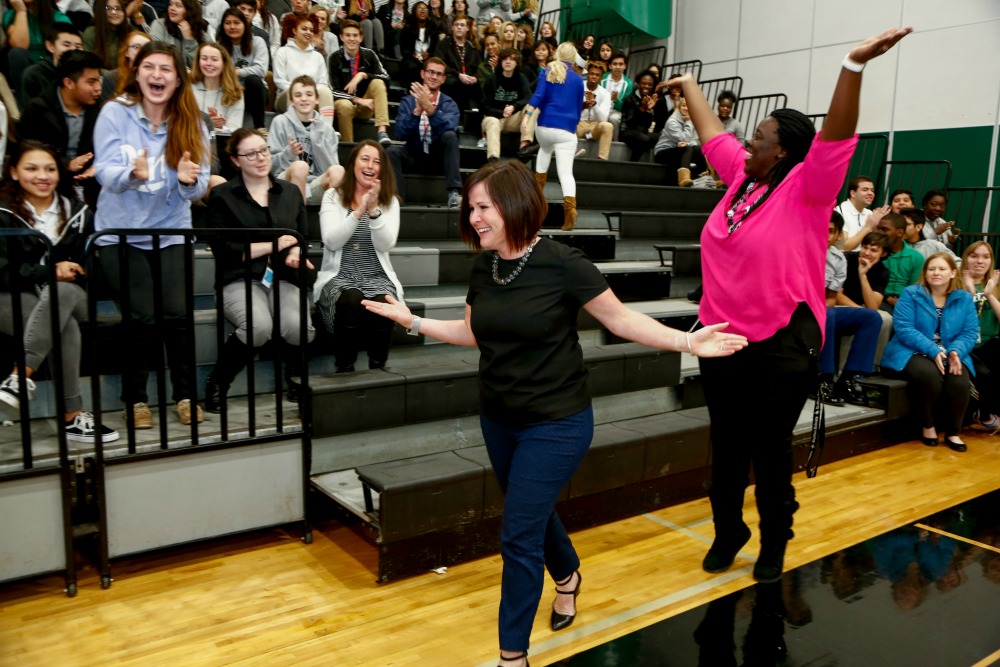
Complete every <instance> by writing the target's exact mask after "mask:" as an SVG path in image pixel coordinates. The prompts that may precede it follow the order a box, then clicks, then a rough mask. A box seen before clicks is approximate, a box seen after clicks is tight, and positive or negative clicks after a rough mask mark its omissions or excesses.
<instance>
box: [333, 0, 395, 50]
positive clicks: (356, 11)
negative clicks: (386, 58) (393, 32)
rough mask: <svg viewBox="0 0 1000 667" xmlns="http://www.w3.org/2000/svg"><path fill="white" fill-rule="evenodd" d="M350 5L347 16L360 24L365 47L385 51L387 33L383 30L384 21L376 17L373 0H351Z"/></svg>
mask: <svg viewBox="0 0 1000 667" xmlns="http://www.w3.org/2000/svg"><path fill="white" fill-rule="evenodd" d="M349 7H350V9H348V10H347V18H349V19H351V20H352V21H354V22H355V23H357V24H358V26H359V28H360V30H361V34H362V35H364V40H365V48H367V49H371V50H372V51H378V52H379V53H385V34H384V33H383V32H382V22H381V21H379V20H378V18H376V17H375V6H374V4H372V0H351V3H350V5H349ZM341 23H343V21H341ZM341 36H343V35H341Z"/></svg>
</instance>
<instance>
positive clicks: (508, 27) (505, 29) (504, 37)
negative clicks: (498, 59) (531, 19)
mask: <svg viewBox="0 0 1000 667" xmlns="http://www.w3.org/2000/svg"><path fill="white" fill-rule="evenodd" d="M497 39H499V40H500V48H501V49H516V48H519V47H518V45H517V26H516V25H514V23H513V22H512V21H506V22H504V23H503V25H501V26H500V30H499V32H498V33H497Z"/></svg>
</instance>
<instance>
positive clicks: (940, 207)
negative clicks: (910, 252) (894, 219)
mask: <svg viewBox="0 0 1000 667" xmlns="http://www.w3.org/2000/svg"><path fill="white" fill-rule="evenodd" d="M920 205H921V206H922V207H923V209H924V215H926V216H927V224H926V225H924V236H925V237H927V238H929V239H936V240H938V241H940V242H941V243H943V244H945V245H946V246H948V247H949V248H950V247H951V243H952V241H954V240H955V239H956V238H958V235H959V234H960V233H961V231H962V230H960V229H959V228H958V227H956V226H955V221H954V220H952V221H948V220H945V219H944V217H943V216H944V211H945V209H946V208H947V207H948V193H947V192H946V191H944V190H928V191H927V193H926V194H925V195H924V198H923V199H922V200H921V202H920Z"/></svg>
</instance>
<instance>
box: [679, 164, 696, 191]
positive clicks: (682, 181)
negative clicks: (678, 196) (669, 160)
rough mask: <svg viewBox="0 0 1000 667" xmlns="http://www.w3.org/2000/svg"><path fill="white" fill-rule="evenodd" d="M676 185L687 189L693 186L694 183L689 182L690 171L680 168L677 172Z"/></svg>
mask: <svg viewBox="0 0 1000 667" xmlns="http://www.w3.org/2000/svg"><path fill="white" fill-rule="evenodd" d="M677 185H679V186H681V187H682V188H689V187H691V186H692V185H694V181H692V180H691V170H690V169H685V168H684V167H681V168H680V169H678V170H677Z"/></svg>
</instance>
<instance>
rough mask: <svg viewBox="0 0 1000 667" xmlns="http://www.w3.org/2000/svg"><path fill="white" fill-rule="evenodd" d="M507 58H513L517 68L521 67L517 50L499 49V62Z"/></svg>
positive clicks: (519, 54) (519, 53)
mask: <svg viewBox="0 0 1000 667" xmlns="http://www.w3.org/2000/svg"><path fill="white" fill-rule="evenodd" d="M507 58H513V59H514V62H516V63H517V66H518V67H520V66H521V52H520V51H518V50H517V49H512V48H510V47H508V48H506V49H501V50H500V54H499V56H498V59H499V60H500V62H503V61H504V60H506V59H507Z"/></svg>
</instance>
